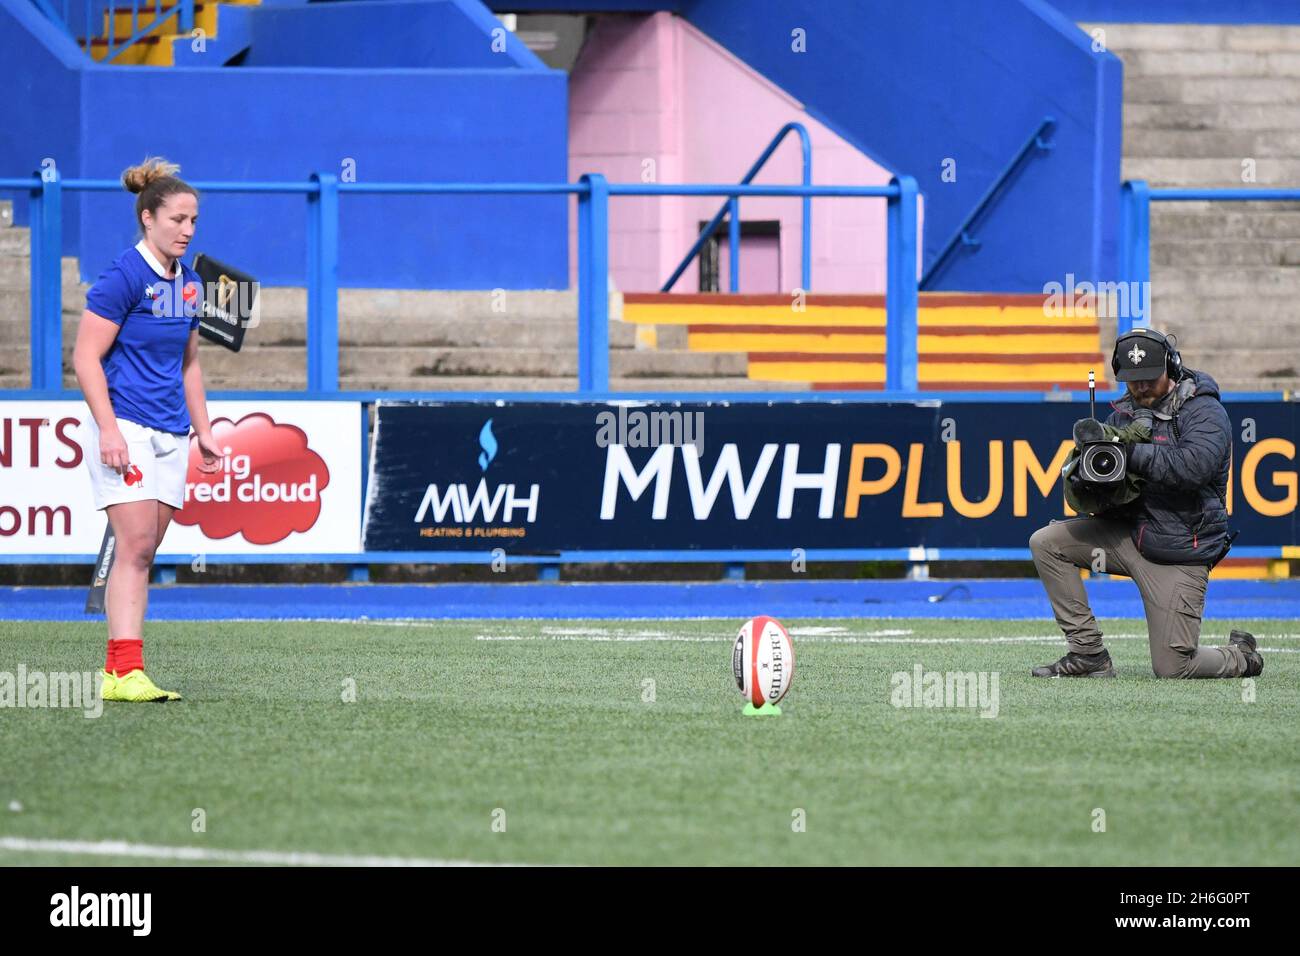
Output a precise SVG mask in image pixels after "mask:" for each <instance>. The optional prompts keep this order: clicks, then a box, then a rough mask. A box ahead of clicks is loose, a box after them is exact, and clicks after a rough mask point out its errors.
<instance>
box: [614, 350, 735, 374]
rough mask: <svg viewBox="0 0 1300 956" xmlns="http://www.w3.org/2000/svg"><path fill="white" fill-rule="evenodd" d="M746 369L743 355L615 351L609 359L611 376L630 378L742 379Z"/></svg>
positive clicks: (728, 353) (731, 353)
mask: <svg viewBox="0 0 1300 956" xmlns="http://www.w3.org/2000/svg"><path fill="white" fill-rule="evenodd" d="M748 367H749V360H748V357H747V356H746V355H745V354H744V353H743V352H687V351H664V350H659V351H644V352H616V353H613V354H611V355H610V359H609V371H610V375H612V376H627V377H629V378H697V377H698V378H704V379H712V378H729V377H732V378H744V377H745V374H746V371H747V369H748Z"/></svg>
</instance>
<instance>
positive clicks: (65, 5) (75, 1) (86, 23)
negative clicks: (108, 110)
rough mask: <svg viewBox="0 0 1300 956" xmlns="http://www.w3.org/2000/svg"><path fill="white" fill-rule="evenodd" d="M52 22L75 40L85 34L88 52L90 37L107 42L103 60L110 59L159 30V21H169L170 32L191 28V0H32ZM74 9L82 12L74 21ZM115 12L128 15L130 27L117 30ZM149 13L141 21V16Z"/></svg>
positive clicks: (160, 28)
mask: <svg viewBox="0 0 1300 956" xmlns="http://www.w3.org/2000/svg"><path fill="white" fill-rule="evenodd" d="M33 3H35V5H36V7H37V8H38V9H39V10H40V11H41V12H42V13H44V14H45V16H46V18H47V19H49V20H50V21H51V22H53V23H55V24H57V25H58V26H60V27H62V28H63V30H64V31H65V32H66V33H67V34H68V36H70V37H72V38H73V39H74V40H78V39H80V38H84V40H85V47H84V48H85V51H86V55H87V56H91V55H92V54H91V41H92V40H104V41H105V42H106V47H105V52H104V56H103V57H101V58H100V61H101V62H103V63H111V62H113V60H114V59H115V58H116V57H118V56H119V55H120V54H121V53H122V52H123V51H124V50H126V49H128V48H129V47H132V46H134V45H136V44H137V43H139V42H140V41H141V40H143V39H144V38H145V37H148V36H151V35H154V34H161V32H162V25H163V24H164V23H166V22H167V21H169V20H170V21H171V25H170V26H171V29H170V31H169V32H174V33H178V34H188V33H190V32H191V31H192V30H193V29H194V0H166V2H165V3H164V0H33ZM74 13H79V14H82V15H83V16H84V19H82V20H80V21H79V22H76V21H74V19H73V15H74ZM118 14H121V15H122V17H123V18H125V17H126V15H127V14H130V15H131V23H130V26H129V27H126V28H125V29H124V30H122V31H119V30H118V28H117V20H118ZM142 15H144V16H151V19H150V20H149V22H147V23H144V24H141V22H140V19H141V16H142Z"/></svg>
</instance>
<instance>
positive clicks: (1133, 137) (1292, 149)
mask: <svg viewBox="0 0 1300 956" xmlns="http://www.w3.org/2000/svg"><path fill="white" fill-rule="evenodd" d="M1124 155H1125V156H1129V157H1135V158H1136V157H1144V158H1147V157H1149V158H1153V159H1235V160H1236V161H1237V163H1238V166H1240V163H1241V159H1242V157H1244V156H1253V157H1255V158H1257V159H1258V158H1268V159H1294V158H1296V157H1297V156H1300V133H1294V132H1289V131H1277V130H1267V131H1265V130H1195V129H1194V130H1173V129H1146V130H1144V129H1131V128H1126V129H1125V131H1124Z"/></svg>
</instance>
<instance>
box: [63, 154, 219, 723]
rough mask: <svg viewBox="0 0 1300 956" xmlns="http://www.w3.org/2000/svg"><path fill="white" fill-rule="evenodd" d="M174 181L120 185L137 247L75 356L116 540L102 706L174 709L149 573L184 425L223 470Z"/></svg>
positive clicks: (101, 287) (191, 206) (141, 179)
mask: <svg viewBox="0 0 1300 956" xmlns="http://www.w3.org/2000/svg"><path fill="white" fill-rule="evenodd" d="M178 172H180V167H178V166H176V165H173V164H171V163H168V162H165V161H164V160H162V159H157V158H155V159H146V160H145V161H144V162H143V163H141V164H140V165H139V166H133V167H131V168H130V169H128V170H126V171H125V172H124V173H123V174H122V184H123V185H124V186H126V188H127V190H128V191H130V192H132V193H135V194H136V200H135V218H136V222H137V223H138V224H139V226H140V229H141V232H142V238H141V239H140V241H139V242H138V243H137V244H136V245H135V246H133V247H132V248H130V249H127V250H126V251H125V252H123V253H122V254H121V255H120V256H118V257H117V259H116V261H114V262H113V264H112V265H111V266H109V267H108V269H107V270H106V271H105V272H104V273H103V274H102V275H100V277H99V278H98V279H97V280H96V281H95V284H94V285H93V286H91V288H90V291H89V292H88V293H87V294H86V311H85V313H84V314H83V315H82V317H81V325H80V327H79V328H78V330H77V343H76V346H75V348H74V350H73V358H72V363H73V368H74V369H75V370H76V373H77V383H78V384H79V385H80V386H81V391H82V393H83V394H84V395H85V398H86V404H87V405H88V406H89V407H90V415H89V416H88V417H87V419H86V425H85V431H84V432H83V439H84V440H83V442H82V447H83V448H84V449H85V450H86V466H87V467H88V468H89V470H90V483H91V488H92V490H93V493H94V499H95V507H96V508H97V509H99V510H101V511H105V510H106V511H107V512H108V521H109V523H110V525H111V526H112V528H113V535H114V537H115V538H116V539H117V544H116V552H115V555H114V560H113V569H112V571H111V572H110V573H109V577H108V588H107V594H106V596H105V597H106V601H105V606H106V610H107V612H108V660H107V661H106V662H105V664H104V674H103V678H102V687H103V699H104V700H119V701H166V700H179V699H180V694H177V693H175V692H174V691H164V690H160V689H159V688H158V687H157V686H156V685H155V684H154V682H153V681H151V680H150V679H149V678H148V677H147V676H145V673H144V656H143V655H144V651H143V649H144V613H145V607H146V605H147V603H148V598H149V569H150V567H151V566H152V565H153V558H154V554H155V552H156V551H157V549H158V547H159V545H161V544H162V540H163V535H164V534H166V532H167V525H168V524H169V523H170V521H171V518H172V513H173V512H174V511H175V510H176V509H178V508H181V507H183V506H184V504H185V478H186V473H187V471H188V466H189V457H190V456H189V450H190V443H189V435H190V426H191V424H192V425H193V427H194V435H195V440H196V441H197V442H198V450H199V454H200V455H201V456H202V459H203V463H202V464H201V465H200V466H199V470H200V471H202V472H205V473H212V472H215V471H217V470H218V469H219V468H220V467H221V465H220V460H219V459H220V457H221V452H220V450H219V449H218V448H217V443H216V441H215V440H214V439H213V437H212V427H211V424H210V423H209V421H208V410H207V398H206V396H205V394H204V390H203V375H202V373H201V372H200V371H199V333H198V327H199V318H198V317H199V307H200V303H201V301H202V296H203V285H202V282H201V281H200V280H199V276H198V274H197V273H196V272H195V271H194V270H193V269H191V268H190V267H189V266H187V265H185V264H184V263H182V262H181V259H180V257H181V256H182V255H184V253H185V250H186V247H187V246H188V245H189V243H190V240H191V239H193V237H194V227H195V223H196V222H197V221H198V217H199V203H198V193H197V192H195V191H194V189H193V188H192V187H191V186H189V185H188V184H186V183H185V182H183V181H181V180H180V179H178V178H177V177H176V174H177V173H178Z"/></svg>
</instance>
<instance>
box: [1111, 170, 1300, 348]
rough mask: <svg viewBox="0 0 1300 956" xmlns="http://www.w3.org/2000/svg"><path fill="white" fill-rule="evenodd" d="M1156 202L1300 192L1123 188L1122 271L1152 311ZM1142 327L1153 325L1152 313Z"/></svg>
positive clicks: (1126, 327)
mask: <svg viewBox="0 0 1300 956" xmlns="http://www.w3.org/2000/svg"><path fill="white" fill-rule="evenodd" d="M1153 202H1300V189H1279V188H1270V187H1263V188H1249V187H1232V188H1227V189H1183V188H1170V189H1152V188H1151V187H1150V186H1148V185H1147V183H1146V181H1145V180H1141V179H1131V180H1128V181H1127V182H1125V183H1123V185H1122V186H1121V187H1120V205H1119V228H1120V234H1119V250H1120V252H1119V272H1120V281H1121V282H1123V283H1124V284H1125V285H1126V287H1127V291H1128V301H1130V302H1132V301H1134V296H1137V295H1140V296H1141V297H1142V298H1141V299H1140V300H1139V301H1141V302H1144V303H1146V308H1147V309H1148V310H1149V309H1150V303H1151V296H1150V294H1149V291H1148V290H1149V289H1150V283H1151V203H1153ZM1133 318H1134V316H1133V311H1132V310H1126V311H1125V312H1124V313H1123V314H1121V315H1120V316H1119V317H1118V319H1117V332H1116V334H1117V335H1123V334H1124V333H1125V332H1128V331H1131V330H1132V329H1133V326H1134V322H1133ZM1142 318H1143V319H1144V320H1145V322H1144V323H1143V324H1145V325H1149V324H1150V323H1151V315H1150V313H1149V311H1148V312H1147V313H1146V314H1144V315H1143V316H1142Z"/></svg>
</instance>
